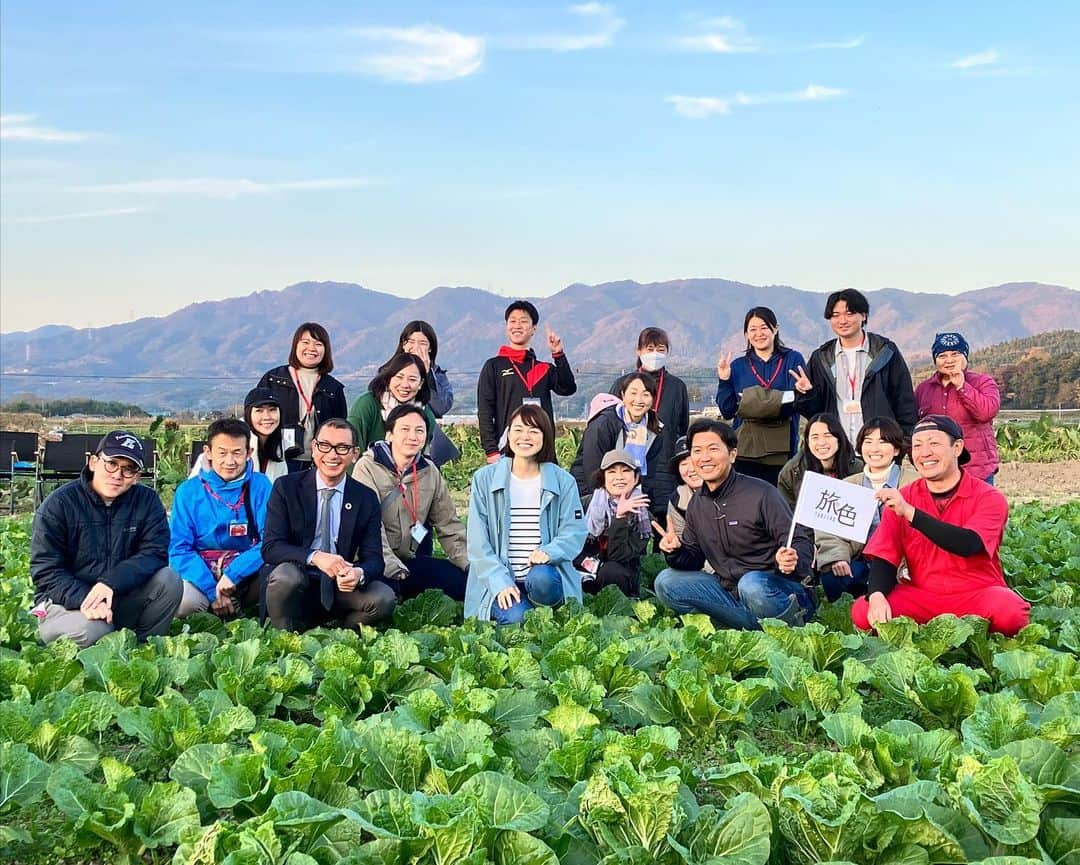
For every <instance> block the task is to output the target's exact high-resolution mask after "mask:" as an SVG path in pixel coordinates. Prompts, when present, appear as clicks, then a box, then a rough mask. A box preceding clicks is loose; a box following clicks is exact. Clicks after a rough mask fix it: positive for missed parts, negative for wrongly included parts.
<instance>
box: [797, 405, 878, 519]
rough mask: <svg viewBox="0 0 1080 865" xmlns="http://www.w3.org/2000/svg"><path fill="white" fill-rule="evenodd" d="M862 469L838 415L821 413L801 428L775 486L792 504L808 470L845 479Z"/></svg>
mask: <svg viewBox="0 0 1080 865" xmlns="http://www.w3.org/2000/svg"><path fill="white" fill-rule="evenodd" d="M862 470H863V462H862V460H861V459H859V457H858V456H857V455H856V453H855V448H853V447H852V446H851V442H849V441H848V437H847V433H845V432H844V425H843V424H842V423H840V418H838V417H837V416H836V415H834V414H829V413H827V412H822V413H821V414H816V415H814V416H813V417H812V418H810V420H809V422H808V423H807V424H806V428H805V429H804V430H803V437H802V447H801V448H800V449H799V452H798V453H797V454H795V456H793V457H792V458H791V459H790V460H788V461H787V463H786V464H785V465H784V467H783V468H782V469H781V470H780V478H779V480H778V482H777V487H778V488H779V489H780V492H781V493H783V495H784V498H785V499H787V503H788V505H790V506H791V507H792V508H794V507H795V502H796V501H797V500H798V498H799V489H800V488H801V487H802V480H803V475H805V474H806V473H807V472H808V471H810V472H817V473H818V474H819V475H828V476H829V477H831V478H846V477H847V476H848V475H853V474H858V473H859V472H861V471H862Z"/></svg>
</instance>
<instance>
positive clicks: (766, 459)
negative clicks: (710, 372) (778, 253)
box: [716, 306, 806, 486]
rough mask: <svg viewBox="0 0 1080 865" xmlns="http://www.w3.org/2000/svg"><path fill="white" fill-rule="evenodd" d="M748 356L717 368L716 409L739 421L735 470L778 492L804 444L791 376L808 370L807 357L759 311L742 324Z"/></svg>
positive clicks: (727, 359) (724, 358)
mask: <svg viewBox="0 0 1080 865" xmlns="http://www.w3.org/2000/svg"><path fill="white" fill-rule="evenodd" d="M743 333H745V334H746V353H745V354H743V355H742V356H741V357H737V358H735V359H734V360H733V359H732V357H731V352H728V353H727V354H726V355H721V356H720V360H719V361H718V362H717V364H716V375H717V379H718V380H717V384H716V405H717V407H718V408H719V409H720V413H721V414H722V415H723V416H724V417H728V418H734V422H733V423H732V427H733V428H734V429H735V431H736V432H737V433H738V435H739V449H738V455H737V456H736V458H735V470H736V471H738V472H740V473H741V474H744V475H751V476H753V477H756V478H761V479H762V480H765V481H768V482H769V483H770V484H772V485H773V486H776V484H777V479H778V478H779V475H780V469H781V468H782V467H783V465H784V463H786V462H787V461H788V460H789V459H791V457H792V456H794V455H795V449H796V447H797V446H798V443H799V415H798V412H796V411H795V392H794V391H793V390H791V376H790V375H789V373H790V372H792V371H794V370H797V369H799V368H800V367H802V366H805V364H806V361H805V360H804V359H803V356H802V355H801V354H800V353H799V352H797V351H795V349H793V348H788V347H787V346H786V345H784V344H783V343H782V342H781V341H780V326H779V325H778V324H777V322H776V313H774V312H773V311H772V310H771V309H769V308H768V307H767V306H755V307H753V308H752V309H750V310H749V311H748V312H747V313H746V316H745V317H744V318H743Z"/></svg>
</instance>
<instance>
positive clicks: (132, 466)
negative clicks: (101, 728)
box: [30, 430, 181, 648]
mask: <svg viewBox="0 0 1080 865" xmlns="http://www.w3.org/2000/svg"><path fill="white" fill-rule="evenodd" d="M143 461H144V453H143V445H142V442H141V441H139V439H138V437H137V436H135V435H133V434H132V433H129V432H126V431H125V430H116V431H114V432H111V433H109V434H108V435H106V436H105V437H103V438H102V439H101V441H100V442H99V443H98V446H97V451H96V453H95V454H94V455H93V456H91V457H90V460H89V463H88V465H87V466H86V468H84V469H83V471H82V475H81V477H79V479H78V480H74V481H70V482H69V483H66V484H64V485H63V486H62V487H59V488H58V489H56V490H55V491H54V492H53V493H52V494H51V495H50V496H49V497H48V498H47V499H45V501H44V502H43V503H42V505H41V507H40V508H39V509H38V512H37V515H36V516H35V518H34V531H33V535H32V536H31V539H30V576H31V578H32V579H33V581H34V594H35V606H34V610H33V612H34V615H35V616H37V617H38V620H39V622H38V632H39V634H40V635H41V639H42V640H44V641H45V642H46V643H50V642H52V641H53V640H56V639H58V638H60V637H70V638H71V639H72V640H74V641H75V642H76V643H78V645H79V646H80V647H82V648H85V647H87V646H90V645H92V644H94V643H96V642H97V641H98V640H100V639H101V638H102V637H104V636H105V635H106V634H107V633H109V632H110V631H113V630H114V629H116V628H131V629H132V630H134V631H135V635H136V637H138V639H139V640H145V639H146V638H147V637H149V636H151V635H160V634H164V633H166V632H167V631H168V629H169V623H170V622H172V619H173V615H174V614H175V613H176V608H177V606H178V605H179V604H180V596H181V586H180V578H179V577H178V576H177V575H176V573H175V572H174V571H173V570H172V569H171V568H169V567H168V550H169V526H168V523H167V522H166V519H165V508H164V507H162V505H161V499H159V498H158V496H157V493H156V492H154V491H153V490H152V489H150V488H149V487H146V486H141V485H140V484H139V474H140V473H141V472H142V469H143Z"/></svg>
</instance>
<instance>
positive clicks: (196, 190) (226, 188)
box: [74, 177, 372, 199]
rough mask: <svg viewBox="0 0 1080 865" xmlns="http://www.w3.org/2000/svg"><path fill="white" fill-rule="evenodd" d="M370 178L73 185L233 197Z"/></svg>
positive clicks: (359, 183) (362, 182) (348, 184)
mask: <svg viewBox="0 0 1080 865" xmlns="http://www.w3.org/2000/svg"><path fill="white" fill-rule="evenodd" d="M371 185H372V181H370V180H367V179H365V178H362V177H326V178H316V179H313V180H278V181H257V180H248V179H247V178H244V177H238V178H218V177H184V178H159V179H155V180H137V181H133V182H130V183H100V184H94V185H90V186H78V187H74V191H76V192H99V193H118V192H119V193H125V194H134V195H147V196H162V197H170V196H171V197H183V198H225V199H236V198H244V197H248V196H257V195H272V194H274V193H279V192H308V191H317V190H332V189H360V188H363V187H366V186H371Z"/></svg>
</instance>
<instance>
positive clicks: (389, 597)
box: [262, 562, 396, 631]
mask: <svg viewBox="0 0 1080 865" xmlns="http://www.w3.org/2000/svg"><path fill="white" fill-rule="evenodd" d="M267 571H268V572H267ZM263 572H264V573H263V574H262V576H263V597H264V602H263V606H264V609H265V617H264V618H268V619H269V620H270V624H271V625H273V626H274V627H275V628H281V629H282V630H285V631H299V630H303V629H304V628H307V627H315V626H317V625H322V624H325V623H326V622H328V621H330V620H332V619H339V618H340V619H342V620H343V621H344V623H345V626H346V627H349V628H354V627H356V626H357V625H371V624H374V623H375V622H380V621H383V620H385V619H388V618H390V614H391V613H392V612H393V611H394V604H395V602H396V597H395V595H394V590H393V589H392V588H390V586H388V585H387V584H386V583H384V582H383V581H382V580H372V581H371V582H369V583H364V585H362V586H357V587H356V588H355V589H353V590H352V591H351V592H343V591H341V589H338V588H337V587H335V588H334V600H333V603H332V604H331V605H330V609H329V610H327V609H326V608H325V607H323V605H322V602H321V600H320V591H319V590H320V586H321V582H322V571H320V570H319V569H318V568H314V567H311V566H310V565H299V564H296V563H295V562H284V563H283V564H280V565H277V566H275V567H273V568H269V566H265V567H264V568H263Z"/></svg>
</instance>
